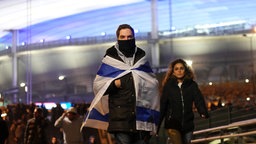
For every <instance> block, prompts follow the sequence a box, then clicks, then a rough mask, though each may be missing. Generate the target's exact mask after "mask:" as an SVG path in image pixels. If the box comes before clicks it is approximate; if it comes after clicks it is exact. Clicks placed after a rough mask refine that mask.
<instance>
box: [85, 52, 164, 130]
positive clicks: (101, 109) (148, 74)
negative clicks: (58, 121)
mask: <svg viewBox="0 0 256 144" xmlns="http://www.w3.org/2000/svg"><path fill="white" fill-rule="evenodd" d="M130 72H131V73H132V75H133V78H134V84H135V92H136V129H137V130H144V131H152V132H156V130H157V124H158V122H159V114H160V112H159V111H160V96H159V90H158V81H157V79H156V77H155V75H154V73H153V71H152V69H151V67H150V65H149V63H148V62H147V61H146V58H145V56H144V57H143V58H141V59H140V60H139V61H138V62H136V63H135V64H134V65H133V66H130V65H128V64H125V63H124V62H122V61H119V60H116V59H114V58H112V57H109V56H105V57H104V58H103V60H102V64H101V66H100V68H99V70H98V72H97V76H96V78H95V80H94V83H93V90H94V94H95V98H94V99H93V101H92V103H91V105H90V107H89V108H88V113H87V115H86V117H85V120H84V123H83V126H82V127H81V128H83V127H84V126H85V127H92V128H96V129H103V130H107V128H108V112H109V108H108V95H104V94H105V92H106V90H107V88H108V87H109V85H110V84H111V83H112V81H113V80H115V79H118V78H120V77H122V76H124V75H126V74H128V73H130Z"/></svg>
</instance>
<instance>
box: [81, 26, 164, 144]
mask: <svg viewBox="0 0 256 144" xmlns="http://www.w3.org/2000/svg"><path fill="white" fill-rule="evenodd" d="M116 36H117V43H116V44H115V45H114V46H112V47H110V48H108V49H107V50H106V54H105V56H104V58H103V60H102V65H101V66H100V68H99V70H98V72H97V76H96V78H95V80H94V85H93V88H94V93H95V95H96V96H95V98H94V100H93V102H92V104H91V106H90V107H89V113H90V114H92V115H93V114H98V113H100V111H99V112H98V113H95V112H94V111H93V112H90V111H91V109H92V107H94V104H95V103H96V102H95V101H96V100H98V99H100V98H101V99H108V100H107V101H101V103H100V104H101V105H100V106H105V107H106V108H103V109H104V111H109V112H108V114H107V115H106V114H103V115H102V116H103V117H104V116H107V118H106V121H107V122H108V125H106V129H107V131H108V132H109V133H111V134H113V136H114V138H115V142H116V143H117V144H135V143H136V144H148V143H149V139H150V137H151V133H156V130H157V122H158V120H159V114H160V112H159V110H160V97H159V95H158V94H159V91H158V80H157V79H156V77H155V75H154V73H153V71H152V69H151V67H150V65H149V63H148V61H147V60H146V58H147V56H146V53H145V51H144V50H143V49H141V48H139V47H137V46H136V44H135V35H134V29H133V28H132V27H131V26H130V25H128V24H122V25H119V27H118V28H117V31H116ZM102 92H103V93H102ZM102 102H106V103H104V104H102ZM95 106H99V105H96V104H95ZM93 110H96V108H95V109H93ZM89 118H90V116H89ZM104 118H105V117H104ZM106 121H104V122H106ZM89 122H90V119H89V120H88V119H87V121H86V123H87V124H88V123H89ZM96 122H98V121H96ZM93 124H94V125H96V123H95V122H94V123H93ZM104 124H105V123H104ZM102 125H103V124H102ZM104 126H105V125H104ZM102 127H103V126H101V127H100V128H102Z"/></svg>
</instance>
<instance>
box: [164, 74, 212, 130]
mask: <svg viewBox="0 0 256 144" xmlns="http://www.w3.org/2000/svg"><path fill="white" fill-rule="evenodd" d="M193 103H194V104H195V106H196V108H197V111H198V112H199V114H200V115H205V116H206V117H208V116H209V115H208V111H207V108H206V105H205V101H204V97H203V96H202V93H201V91H200V90H199V88H198V85H197V83H196V82H195V81H193V80H191V79H185V80H184V81H183V83H182V85H181V88H180V87H179V86H178V83H177V80H176V79H175V78H169V79H168V80H167V82H166V84H165V85H164V87H163V91H162V95H161V103H160V124H161V122H162V120H163V119H164V118H165V125H164V127H165V128H166V129H177V130H179V131H181V132H184V133H186V132H191V131H193V130H194V113H193Z"/></svg>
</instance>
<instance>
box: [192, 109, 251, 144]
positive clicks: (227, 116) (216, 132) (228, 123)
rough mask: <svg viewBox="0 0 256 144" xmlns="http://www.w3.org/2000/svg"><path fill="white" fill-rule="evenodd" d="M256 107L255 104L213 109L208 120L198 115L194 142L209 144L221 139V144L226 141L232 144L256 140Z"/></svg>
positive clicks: (242, 143)
mask: <svg viewBox="0 0 256 144" xmlns="http://www.w3.org/2000/svg"><path fill="white" fill-rule="evenodd" d="M255 108H256V107H255V106H247V107H232V106H229V107H224V108H220V109H217V110H214V111H211V112H210V118H209V119H208V120H202V119H199V116H197V117H196V119H195V125H196V131H194V139H193V140H192V143H200V144H208V143H209V142H210V141H214V140H219V143H221V144H224V143H225V141H229V142H231V143H232V144H236V143H237V144H244V143H249V142H255V141H256V137H255V134H256V125H255V124H256V113H255ZM248 139H249V140H248Z"/></svg>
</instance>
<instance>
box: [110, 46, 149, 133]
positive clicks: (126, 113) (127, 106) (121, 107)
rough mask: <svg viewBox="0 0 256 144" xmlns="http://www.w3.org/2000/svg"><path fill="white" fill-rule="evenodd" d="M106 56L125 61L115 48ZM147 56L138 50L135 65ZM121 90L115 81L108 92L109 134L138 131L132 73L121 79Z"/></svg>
mask: <svg viewBox="0 0 256 144" xmlns="http://www.w3.org/2000/svg"><path fill="white" fill-rule="evenodd" d="M106 55H108V56H110V57H112V58H114V59H117V60H119V61H123V60H122V59H121V58H120V57H119V56H118V53H117V50H116V48H115V47H111V48H109V49H108V50H107V51H106ZM143 56H145V52H144V51H143V50H142V49H140V48H138V49H137V52H136V54H135V60H134V63H136V62H137V61H138V60H139V59H141V58H142V57H143ZM120 79H121V88H117V87H116V86H115V84H114V81H113V82H112V83H111V84H110V86H109V88H108V89H107V91H106V94H109V127H108V131H109V132H135V131H136V113H135V112H136V111H135V108H136V95H135V87H134V82H133V76H132V74H131V73H128V74H127V75H125V76H123V77H121V78H120Z"/></svg>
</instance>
